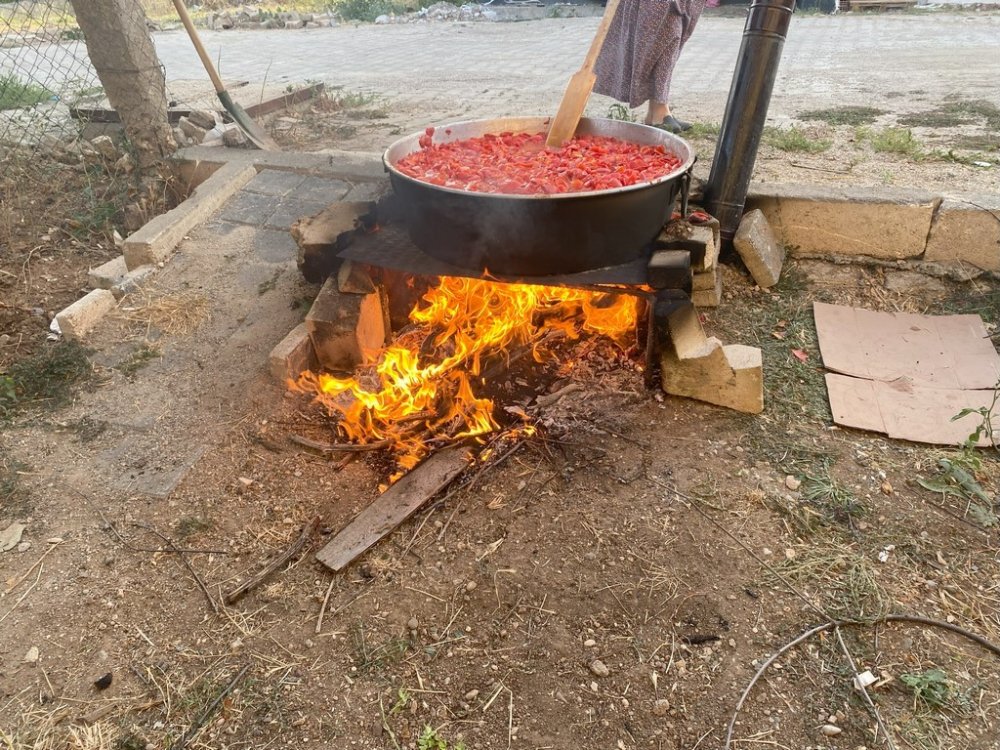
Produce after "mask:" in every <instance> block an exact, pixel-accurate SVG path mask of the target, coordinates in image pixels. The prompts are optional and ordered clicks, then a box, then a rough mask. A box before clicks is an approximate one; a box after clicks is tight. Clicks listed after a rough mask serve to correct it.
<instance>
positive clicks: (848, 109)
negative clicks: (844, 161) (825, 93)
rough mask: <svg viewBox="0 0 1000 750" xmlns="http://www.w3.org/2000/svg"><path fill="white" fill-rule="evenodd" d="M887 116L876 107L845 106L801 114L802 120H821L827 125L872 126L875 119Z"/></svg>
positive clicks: (811, 110)
mask: <svg viewBox="0 0 1000 750" xmlns="http://www.w3.org/2000/svg"><path fill="white" fill-rule="evenodd" d="M884 114H885V110H882V109H876V108H875V107H858V106H853V105H845V106H843V107H829V108H827V109H810V110H807V111H806V112H800V113H799V116H798V117H799V119H800V120H819V121H820V122H825V123H826V124H827V125H850V126H852V127H858V126H859V125H871V124H872V123H873V122H875V118H877V117H880V116H881V115H884Z"/></svg>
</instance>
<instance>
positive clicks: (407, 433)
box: [294, 277, 638, 481]
mask: <svg viewBox="0 0 1000 750" xmlns="http://www.w3.org/2000/svg"><path fill="white" fill-rule="evenodd" d="M637 317H638V302H637V300H636V298H635V297H633V296H630V295H626V294H617V293H614V292H605V291H592V290H581V289H573V288H565V287H551V286H536V285H530V284H503V283H497V282H492V281H486V280H482V279H469V278H462V277H445V278H443V279H442V280H441V282H440V284H439V285H438V286H437V287H434V288H432V289H430V290H429V291H428V292H427V293H426V294H425V295H424V296H423V298H422V300H421V302H420V303H419V304H418V305H417V306H415V307H414V309H413V310H412V311H411V312H410V322H411V325H410V326H407V329H406V331H405V332H404V333H402V334H401V335H400V336H397V338H396V339H395V340H394V341H393V342H392V343H390V344H389V345H388V346H386V347H385V348H384V349H383V350H382V352H381V353H380V355H379V356H378V357H377V360H376V361H375V363H374V364H373V365H369V366H367V367H365V368H362V369H360V370H359V371H358V372H357V373H356V374H355V375H354V376H353V377H349V378H341V377H334V376H332V375H328V374H323V373H320V374H317V373H312V372H306V373H303V374H302V376H301V377H300V378H299V379H298V381H297V382H296V383H295V384H294V388H295V390H297V391H299V392H301V393H305V394H309V395H312V396H313V397H314V398H315V400H316V402H318V403H319V404H320V405H321V406H322V407H323V408H324V409H325V410H326V411H327V413H328V414H329V415H330V416H331V417H334V418H336V420H337V421H336V427H335V429H336V431H337V436H338V437H337V439H336V440H334V441H332V442H330V443H325V442H322V441H314V440H312V439H308V438H307V439H295V442H297V443H299V444H300V445H305V446H306V447H310V448H312V449H315V450H321V451H323V452H336V451H344V452H348V451H367V450H374V449H376V448H381V447H386V448H388V449H390V450H391V452H392V454H393V457H394V459H395V462H396V465H397V467H398V471H397V472H396V473H395V474H394V476H393V477H392V480H391V481H394V480H395V479H397V478H399V477H400V476H402V474H403V473H405V471H407V470H409V469H411V468H412V467H414V466H415V465H416V464H417V463H418V462H419V461H420V460H421V459H422V458H423V457H425V456H426V455H427V454H428V453H429V452H430V451H432V450H433V449H435V448H437V447H440V446H443V445H447V444H449V443H454V442H457V441H460V440H463V439H465V438H470V437H477V436H481V435H485V434H487V433H490V432H493V431H495V430H496V429H497V428H498V427H499V424H498V422H497V421H496V417H495V415H494V403H493V400H492V399H491V398H488V397H486V396H484V395H482V391H483V389H484V386H487V387H489V386H491V385H493V382H494V379H495V378H496V377H497V376H498V375H499V374H500V373H501V372H503V371H504V370H505V369H508V368H509V367H510V365H511V363H512V362H513V361H516V360H517V359H520V358H521V357H524V356H526V355H527V354H528V353H531V354H532V356H533V357H534V359H535V360H536V361H543V359H544V357H543V355H544V354H545V353H546V352H547V351H549V350H550V348H551V347H552V346H553V345H554V344H555V343H556V342H557V341H561V340H565V339H570V340H572V339H576V338H578V337H580V335H581V334H583V333H590V334H597V335H601V336H607V337H610V338H612V339H613V340H615V341H622V340H624V339H626V338H627V337H629V336H632V335H634V332H635V327H636V321H637ZM494 390H495V388H494ZM350 446H353V447H350Z"/></svg>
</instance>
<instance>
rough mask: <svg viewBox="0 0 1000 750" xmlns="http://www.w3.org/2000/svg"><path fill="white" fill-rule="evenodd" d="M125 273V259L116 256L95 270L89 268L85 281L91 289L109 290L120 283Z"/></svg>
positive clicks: (126, 268) (126, 270)
mask: <svg viewBox="0 0 1000 750" xmlns="http://www.w3.org/2000/svg"><path fill="white" fill-rule="evenodd" d="M127 273H128V266H126V265H125V257H124V256H122V255H118V256H116V257H114V258H112V259H111V260H109V261H108V262H107V263H104V264H102V265H99V266H98V267H97V268H91V269H90V270H89V271H88V272H87V281H88V282H89V283H90V286H91V288H92V289H111V288H112V287H113V286H115V285H116V284H118V283H119V282H121V280H122V278H124V276H125V274H127Z"/></svg>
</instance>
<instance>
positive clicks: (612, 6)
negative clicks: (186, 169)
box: [177, 0, 618, 71]
mask: <svg viewBox="0 0 1000 750" xmlns="http://www.w3.org/2000/svg"><path fill="white" fill-rule="evenodd" d="M179 1H180V0H177V2H179ZM617 11H618V0H608V5H607V7H606V8H605V9H604V16H602V17H601V24H600V25H599V26H598V27H597V33H596V34H594V41H592V42H591V43H590V49H589V50H588V51H587V56H586V57H585V58H584V60H583V70H587V71H592V70H593V69H594V66H595V65H596V64H597V56H598V55H600V54H601V47H603V46H604V37H606V36H607V35H608V29H610V28H611V22H612V21H613V20H614V18H615V13H616V12H617Z"/></svg>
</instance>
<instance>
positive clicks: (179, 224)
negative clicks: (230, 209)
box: [123, 164, 257, 270]
mask: <svg viewBox="0 0 1000 750" xmlns="http://www.w3.org/2000/svg"><path fill="white" fill-rule="evenodd" d="M256 174H257V171H256V170H255V169H254V168H253V167H251V166H246V165H242V164H227V165H226V166H224V167H221V168H220V169H219V170H217V171H216V172H215V173H213V174H212V176H211V177H209V178H208V179H207V180H205V181H204V182H203V183H201V184H200V185H199V186H198V187H196V188H195V189H194V192H193V193H192V194H191V195H190V196H189V197H188V198H187V200H185V201H183V202H182V203H181V204H180V205H179V206H177V207H176V208H174V209H171V210H170V211H167V213H165V214H161V215H160V216H157V217H156V218H155V219H153V220H152V221H150V222H149V223H147V224H146V225H145V226H144V227H142V228H141V229H139V230H138V231H137V232H134V233H133V234H131V235H130V236H129V237H128V238H126V240H125V244H124V246H123V251H124V255H125V264H126V265H127V266H128V268H129V270H132V269H134V268H138V267H139V266H145V265H150V264H153V265H155V264H156V263H159V262H161V261H164V260H166V259H167V258H169V257H170V255H171V254H172V253H173V252H174V248H176V247H177V244H178V243H179V242H180V241H181V240H182V239H184V237H185V235H187V234H188V233H189V232H190V231H191V230H192V229H194V228H195V227H196V226H198V225H199V224H200V223H201V222H203V221H204V220H205V219H207V218H208V217H210V216H211V215H212V214H213V213H215V212H216V211H217V210H218V209H219V208H220V207H221V206H222V205H223V204H224V203H225V202H226V201H227V200H229V198H231V197H232V196H233V195H234V194H235V193H236V192H237V191H239V189H240V188H242V187H243V186H244V185H246V184H247V183H248V182H250V180H252V179H253V178H254V176H255V175H256Z"/></svg>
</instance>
